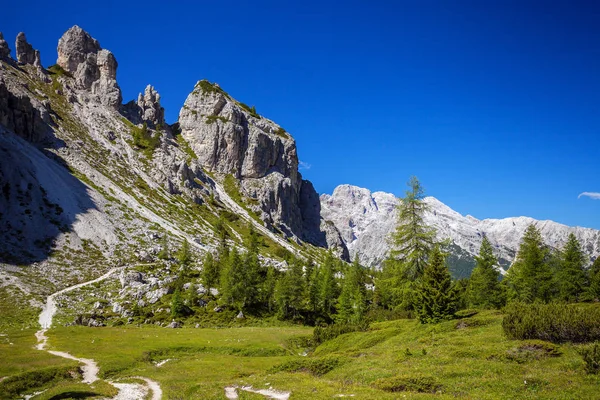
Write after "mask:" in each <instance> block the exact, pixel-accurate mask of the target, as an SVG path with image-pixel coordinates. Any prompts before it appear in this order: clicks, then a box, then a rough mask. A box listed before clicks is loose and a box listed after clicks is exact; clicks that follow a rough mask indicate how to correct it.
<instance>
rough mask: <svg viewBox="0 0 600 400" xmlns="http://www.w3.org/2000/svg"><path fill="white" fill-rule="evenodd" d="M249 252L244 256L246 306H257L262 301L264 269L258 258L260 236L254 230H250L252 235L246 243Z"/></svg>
mask: <svg viewBox="0 0 600 400" xmlns="http://www.w3.org/2000/svg"><path fill="white" fill-rule="evenodd" d="M246 246H247V249H248V251H247V252H246V254H245V255H244V261H243V262H244V273H245V284H246V304H247V305H256V304H257V303H258V302H259V301H260V289H261V285H260V283H261V280H262V279H261V274H262V273H263V268H262V266H261V264H260V260H259V258H258V235H257V234H256V232H255V231H254V229H252V228H251V229H250V234H249V236H248V240H247V243H246Z"/></svg>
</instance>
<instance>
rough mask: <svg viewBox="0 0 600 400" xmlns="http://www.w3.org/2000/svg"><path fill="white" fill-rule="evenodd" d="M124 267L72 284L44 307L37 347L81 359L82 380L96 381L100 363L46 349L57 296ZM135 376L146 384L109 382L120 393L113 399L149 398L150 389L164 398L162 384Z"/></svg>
mask: <svg viewBox="0 0 600 400" xmlns="http://www.w3.org/2000/svg"><path fill="white" fill-rule="evenodd" d="M123 269H125V267H120V268H113V269H111V270H110V271H108V272H107V273H106V274H104V275H102V276H101V277H99V278H96V279H94V280H91V281H87V282H83V283H79V284H77V285H73V286H70V287H68V288H66V289H63V290H60V291H58V292H56V293H53V294H51V295H50V296H48V298H47V299H46V305H45V306H44V308H43V309H42V312H41V313H40V318H39V324H40V326H41V328H42V329H40V330H39V331H37V332H36V333H35V337H36V338H37V341H38V343H37V346H36V348H37V349H38V350H42V351H44V350H45V351H47V352H48V353H50V354H52V355H55V356H58V357H63V358H68V359H70V360H75V361H79V362H80V363H82V364H83V366H82V367H81V370H82V371H83V381H82V382H83V383H88V384H89V383H93V382H96V381H97V380H98V379H99V378H98V372H99V371H100V369H99V368H98V364H96V362H95V361H94V360H92V359H89V358H78V357H75V356H72V355H71V354H69V353H66V352H64V351H54V350H46V345H47V342H48V337H47V336H46V332H47V330H48V329H49V328H50V327H51V326H52V318H53V317H54V314H56V311H57V306H56V297H57V296H59V295H61V294H64V293H67V292H70V291H72V290H75V289H79V288H82V287H84V286H88V285H91V284H94V283H96V282H101V281H103V280H105V279H107V278H109V277H110V276H111V275H113V274H114V273H115V272H119V271H122V270H123ZM133 378H134V379H139V380H142V381H144V382H145V383H146V384H145V385H142V384H138V383H118V382H109V383H110V384H111V385H113V386H114V387H116V388H117V389H119V393H118V394H117V395H116V396H115V397H113V399H112V400H144V399H146V398H147V395H148V391H149V390H150V391H152V400H161V399H162V390H161V388H160V385H159V384H158V383H157V382H155V381H153V380H150V379H148V378H144V377H141V376H135V377H133Z"/></svg>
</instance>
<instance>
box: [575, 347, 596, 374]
mask: <svg viewBox="0 0 600 400" xmlns="http://www.w3.org/2000/svg"><path fill="white" fill-rule="evenodd" d="M579 354H581V357H583V361H584V362H585V372H587V373H588V374H593V375H597V374H598V373H600V343H598V342H596V343H594V344H593V345H589V346H585V347H582V348H581V349H579Z"/></svg>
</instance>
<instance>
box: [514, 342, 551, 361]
mask: <svg viewBox="0 0 600 400" xmlns="http://www.w3.org/2000/svg"><path fill="white" fill-rule="evenodd" d="M560 354H561V353H560V350H559V348H558V346H557V345H555V344H552V343H548V342H543V341H541V340H528V341H526V342H525V343H522V344H520V345H519V346H517V347H514V348H512V349H509V350H508V351H507V352H506V354H505V356H504V358H505V359H507V360H509V361H515V362H517V363H525V362H527V361H531V360H539V359H541V358H543V357H558V356H560Z"/></svg>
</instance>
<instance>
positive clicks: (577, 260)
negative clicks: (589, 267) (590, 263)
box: [556, 233, 586, 301]
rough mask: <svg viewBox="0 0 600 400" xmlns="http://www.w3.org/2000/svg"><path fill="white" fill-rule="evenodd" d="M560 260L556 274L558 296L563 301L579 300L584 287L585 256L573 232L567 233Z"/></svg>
mask: <svg viewBox="0 0 600 400" xmlns="http://www.w3.org/2000/svg"><path fill="white" fill-rule="evenodd" d="M560 261H561V262H560V266H559V270H558V273H557V274H556V277H557V281H558V287H559V296H560V298H561V299H562V300H565V301H579V300H580V298H581V296H582V295H583V293H584V291H585V287H586V276H585V262H586V258H585V254H584V252H583V250H582V248H581V244H580V243H579V240H577V237H576V236H575V235H574V234H573V233H570V234H569V238H568V239H567V243H566V244H565V246H564V248H563V250H562V257H561V260H560Z"/></svg>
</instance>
